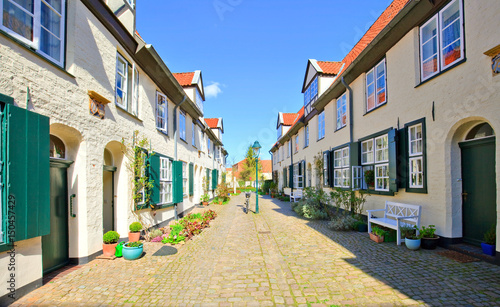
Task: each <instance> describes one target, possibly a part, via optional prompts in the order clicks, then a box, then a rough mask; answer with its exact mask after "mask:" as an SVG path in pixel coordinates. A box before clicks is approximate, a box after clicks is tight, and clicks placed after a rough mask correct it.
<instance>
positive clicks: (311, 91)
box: [304, 77, 318, 105]
mask: <svg viewBox="0 0 500 307" xmlns="http://www.w3.org/2000/svg"><path fill="white" fill-rule="evenodd" d="M316 99H318V77H316V78H314V80H313V81H312V82H311V84H309V87H308V88H307V90H306V91H305V92H304V105H307V104H309V103H312V102H314V101H316Z"/></svg>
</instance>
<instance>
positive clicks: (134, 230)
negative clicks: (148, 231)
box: [128, 222, 142, 242]
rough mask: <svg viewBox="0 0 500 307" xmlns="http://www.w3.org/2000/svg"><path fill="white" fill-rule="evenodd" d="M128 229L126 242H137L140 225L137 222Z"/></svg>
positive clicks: (139, 236)
mask: <svg viewBox="0 0 500 307" xmlns="http://www.w3.org/2000/svg"><path fill="white" fill-rule="evenodd" d="M128 228H129V230H130V232H129V233H128V240H129V241H130V242H136V241H139V240H140V238H141V230H142V224H141V223H139V222H133V223H132V224H130V226H129V227H128Z"/></svg>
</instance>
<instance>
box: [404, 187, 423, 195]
mask: <svg viewBox="0 0 500 307" xmlns="http://www.w3.org/2000/svg"><path fill="white" fill-rule="evenodd" d="M405 191H406V193H420V194H427V188H406V190H405Z"/></svg>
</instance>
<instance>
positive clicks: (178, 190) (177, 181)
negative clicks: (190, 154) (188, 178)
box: [172, 161, 184, 204]
mask: <svg viewBox="0 0 500 307" xmlns="http://www.w3.org/2000/svg"><path fill="white" fill-rule="evenodd" d="M172 185H173V187H172V190H173V191H172V202H173V203H176V204H178V203H182V201H183V199H184V193H183V191H182V161H172Z"/></svg>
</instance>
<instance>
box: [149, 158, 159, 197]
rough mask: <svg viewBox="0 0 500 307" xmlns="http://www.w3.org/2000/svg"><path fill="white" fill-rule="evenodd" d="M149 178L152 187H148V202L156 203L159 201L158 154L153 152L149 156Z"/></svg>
mask: <svg viewBox="0 0 500 307" xmlns="http://www.w3.org/2000/svg"><path fill="white" fill-rule="evenodd" d="M148 173H149V180H152V181H153V187H152V188H151V189H150V191H149V192H150V195H151V199H150V204H151V205H156V204H159V203H160V155H158V154H157V153H155V152H154V153H153V154H152V155H150V156H149V167H148Z"/></svg>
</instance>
